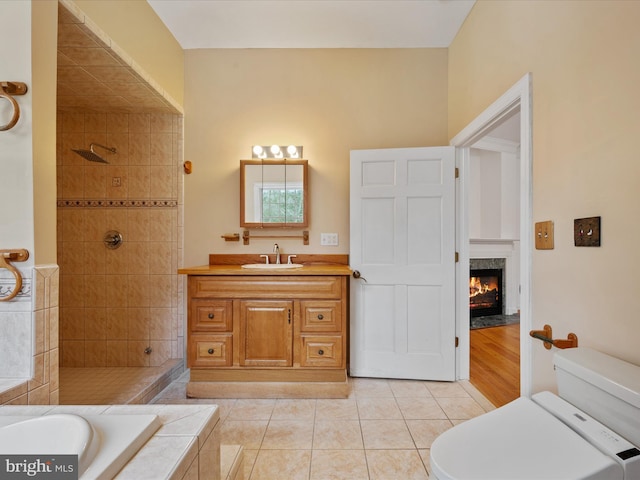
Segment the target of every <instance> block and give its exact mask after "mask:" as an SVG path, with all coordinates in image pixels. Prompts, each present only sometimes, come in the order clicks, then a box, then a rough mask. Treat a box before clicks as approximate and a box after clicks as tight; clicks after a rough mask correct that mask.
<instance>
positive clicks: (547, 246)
mask: <svg viewBox="0 0 640 480" xmlns="http://www.w3.org/2000/svg"><path fill="white" fill-rule="evenodd" d="M535 235H536V250H553V247H554V242H553V222H552V221H551V220H547V221H546V222H537V223H536V228H535Z"/></svg>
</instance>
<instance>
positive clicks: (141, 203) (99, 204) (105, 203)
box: [57, 199, 178, 208]
mask: <svg viewBox="0 0 640 480" xmlns="http://www.w3.org/2000/svg"><path fill="white" fill-rule="evenodd" d="M57 206H58V207H61V208H74V207H79V208H105V207H107V208H132V207H144V208H148V207H161V208H176V207H177V206H178V201H177V200H151V199H150V200H115V199H114V200H58V202H57Z"/></svg>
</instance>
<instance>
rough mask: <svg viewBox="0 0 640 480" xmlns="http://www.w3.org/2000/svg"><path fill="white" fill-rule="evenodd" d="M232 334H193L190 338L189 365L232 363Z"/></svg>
mask: <svg viewBox="0 0 640 480" xmlns="http://www.w3.org/2000/svg"><path fill="white" fill-rule="evenodd" d="M232 350H233V336H232V335H192V336H191V338H190V339H189V362H188V366H189V367H229V366H231V363H232V358H233V356H232Z"/></svg>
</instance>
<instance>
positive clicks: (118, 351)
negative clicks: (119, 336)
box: [107, 340, 128, 367]
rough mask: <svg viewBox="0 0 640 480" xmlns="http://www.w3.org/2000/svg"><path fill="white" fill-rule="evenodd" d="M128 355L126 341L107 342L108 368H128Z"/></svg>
mask: <svg viewBox="0 0 640 480" xmlns="http://www.w3.org/2000/svg"><path fill="white" fill-rule="evenodd" d="M127 354H128V350H127V341H126V340H107V367H126V366H127Z"/></svg>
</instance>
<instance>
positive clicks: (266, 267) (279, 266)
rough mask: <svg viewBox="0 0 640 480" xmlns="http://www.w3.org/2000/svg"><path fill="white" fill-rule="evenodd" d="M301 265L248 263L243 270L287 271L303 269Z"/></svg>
mask: <svg viewBox="0 0 640 480" xmlns="http://www.w3.org/2000/svg"><path fill="white" fill-rule="evenodd" d="M301 267H302V265H301V264H300V263H247V264H246V265H242V268H253V269H256V270H286V269H289V268H301Z"/></svg>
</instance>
